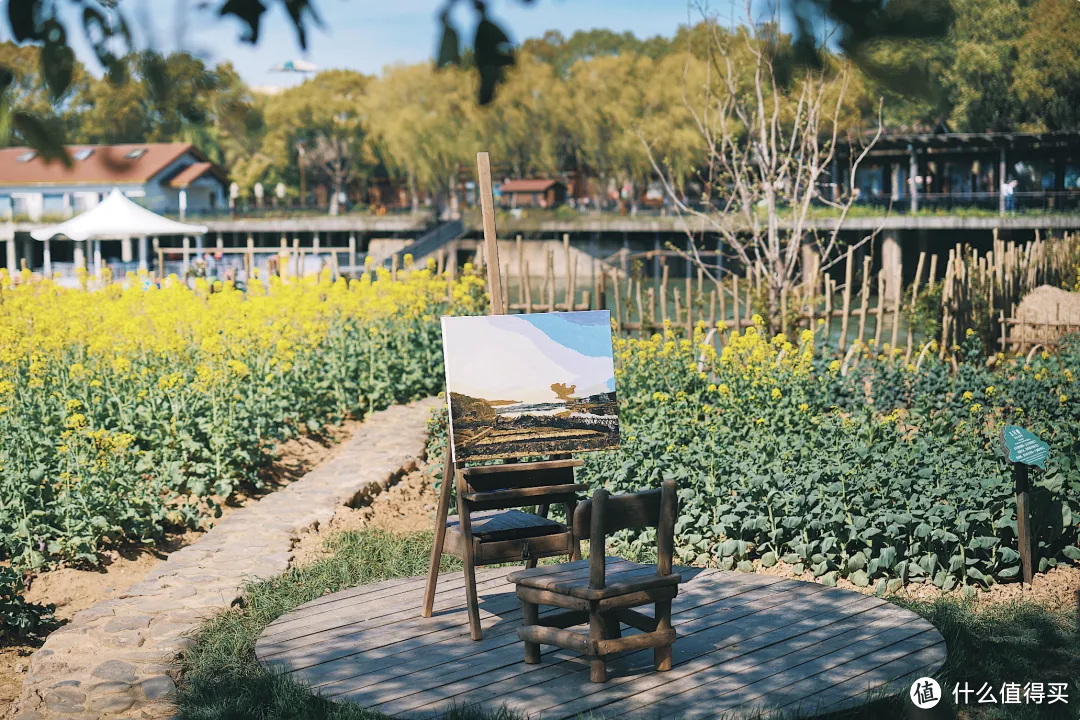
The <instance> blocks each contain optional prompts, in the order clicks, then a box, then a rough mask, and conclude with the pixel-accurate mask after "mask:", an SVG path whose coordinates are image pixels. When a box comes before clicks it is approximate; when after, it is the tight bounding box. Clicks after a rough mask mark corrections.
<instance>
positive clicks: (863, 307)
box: [859, 254, 873, 346]
mask: <svg viewBox="0 0 1080 720" xmlns="http://www.w3.org/2000/svg"><path fill="white" fill-rule="evenodd" d="M871 262H873V258H871V257H870V255H869V254H867V255H865V256H864V257H863V263H862V291H861V292H860V295H862V298H861V300H860V302H859V345H860V346H861V345H862V344H863V338H865V337H866V314H867V312H868V311H869V309H870V263H871Z"/></svg>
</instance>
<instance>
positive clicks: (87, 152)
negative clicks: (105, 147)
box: [75, 148, 94, 160]
mask: <svg viewBox="0 0 1080 720" xmlns="http://www.w3.org/2000/svg"><path fill="white" fill-rule="evenodd" d="M93 154H94V148H83V149H82V150H80V151H79V152H77V153H75V159H76V160H85V159H87V158H88V157H90V156H91V155H93Z"/></svg>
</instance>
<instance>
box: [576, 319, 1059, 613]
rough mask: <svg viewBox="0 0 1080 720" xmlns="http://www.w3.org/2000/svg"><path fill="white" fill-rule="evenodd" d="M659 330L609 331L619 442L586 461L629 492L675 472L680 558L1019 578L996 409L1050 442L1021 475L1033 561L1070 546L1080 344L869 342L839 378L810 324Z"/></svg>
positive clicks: (890, 579) (1001, 420)
mask: <svg viewBox="0 0 1080 720" xmlns="http://www.w3.org/2000/svg"><path fill="white" fill-rule="evenodd" d="M702 339H703V333H702V331H701V329H700V328H699V329H698V331H697V332H696V333H695V336H694V338H693V340H688V339H681V340H680V339H678V338H677V337H675V336H674V334H672V333H670V332H668V333H666V334H665V335H664V336H660V335H655V336H653V337H652V338H650V339H635V338H631V339H626V340H622V339H620V340H616V355H617V360H616V376H617V385H618V392H619V398H620V404H621V407H620V416H621V422H622V434H623V445H622V447H621V448H620V450H619V451H618V452H615V453H597V454H591V455H588V456H587V457H586V461H585V467H584V477H587V478H588V479H589V481H590V482H592V483H593V484H594V485H599V484H603V485H605V486H607V487H608V488H609V489H612V490H617V491H630V490H635V489H638V488H640V487H643V486H657V485H658V484H659V482H660V480H661V478H662V477H663V476H664V475H668V474H671V475H674V476H675V477H676V478H677V479H678V480H679V483H680V488H681V490H680V498H681V502H682V508H681V514H680V518H679V523H678V526H677V528H676V530H677V537H678V550H679V556H680V559H681V560H682V561H684V562H694V563H698V564H706V563H708V564H716V565H719V566H720V567H723V568H729V569H730V568H738V569H741V570H751V569H752V567H753V565H752V561H753V560H758V561H760V562H761V563H762V564H764V565H766V566H769V565H774V564H776V563H777V562H778V561H780V560H783V561H785V562H787V563H790V564H792V565H794V566H795V567H794V569H795V571H796V572H800V573H801V572H802V571H803V570H804V569H810V570H812V571H813V573H814V575H815V576H816V577H818V578H820V579H821V581H823V582H825V583H826V584H834V583H835V581H836V579H837V578H839V577H846V578H848V579H850V580H851V581H852V582H853V583H855V584H856V585H862V586H866V585H871V584H873V585H875V587H876V588H877V589H879V590H881V591H884V590H886V589H887V588H892V589H895V588H896V587H899V586H900V585H901V584H903V583H905V582H909V581H916V582H930V583H933V584H934V585H936V586H938V587H941V588H943V589H951V588H953V587H955V586H957V585H968V584H978V585H984V586H985V585H989V584H992V583H994V582H997V581H999V580H1008V579H1011V578H1014V577H1016V575H1017V572H1018V568H1019V565H1018V563H1019V556H1018V553H1017V542H1016V519H1015V511H1016V508H1015V505H1016V503H1015V496H1014V494H1013V484H1012V479H1011V471H1010V469H1009V466H1008V465H1007V463H1006V462H1005V460H1004V455H1003V451H1002V449H1001V441H1000V437H1001V430H1002V427H1003V425H1004V424H1005V423H1007V422H1008V423H1013V424H1022V425H1024V426H1026V427H1028V428H1029V429H1031V430H1033V431H1034V432H1036V433H1038V434H1039V435H1041V436H1042V437H1043V438H1044V439H1046V440H1047V441H1048V442H1049V443H1050V444H1051V448H1052V450H1051V456H1050V460H1049V461H1048V464H1047V470H1046V472H1045V473H1043V472H1038V471H1037V472H1036V473H1035V475H1034V476H1033V479H1034V480H1035V481H1036V482H1035V485H1036V487H1035V490H1034V492H1033V498H1034V504H1035V507H1036V511H1035V513H1036V527H1037V528H1038V536H1037V543H1038V548H1039V555H1040V557H1041V559H1040V570H1045V569H1046V568H1047V567H1050V566H1053V565H1055V564H1057V563H1058V562H1061V561H1063V560H1066V559H1080V549H1078V548H1077V547H1076V543H1077V525H1078V524H1080V492H1078V487H1080V483H1078V481H1080V467H1078V465H1077V463H1076V462H1075V461H1074V458H1075V457H1077V456H1078V450H1080V447H1078V442H1080V441H1078V438H1080V406H1078V405H1077V403H1076V402H1075V400H1074V399H1070V398H1069V394H1070V388H1072V385H1073V373H1072V371H1071V370H1069V369H1068V368H1070V367H1072V368H1076V367H1078V365H1080V363H1077V359H1078V355H1080V354H1078V352H1077V350H1076V345H1075V344H1073V345H1070V346H1067V347H1066V349H1065V350H1064V351H1063V353H1062V356H1061V361H1060V363H1059V362H1058V360H1057V359H1056V358H1053V357H1052V356H1049V355H1044V357H1041V358H1037V359H1035V360H1034V361H1033V362H1032V364H1031V365H1025V364H1024V363H1023V361H1022V360H1020V361H1012V362H1005V361H1003V360H1001V361H999V362H998V364H997V366H996V367H995V368H994V369H987V368H986V367H985V363H984V362H983V357H984V356H983V353H982V348H981V343H980V340H979V338H977V337H975V336H969V337H968V339H967V341H966V342H965V344H964V346H963V347H961V348H957V354H958V356H959V361H960V362H959V369H958V372H956V373H953V372H952V371H951V367H950V366H949V365H948V363H943V362H940V361H939V360H938V359H937V357H936V354H934V353H927V357H925V358H924V360H923V363H922V364H921V365H920V366H919V367H918V368H916V367H915V365H914V364H910V365H904V363H903V358H902V357H900V356H899V353H896V352H893V351H892V350H891V349H890V348H888V347H887V346H886V347H885V348H882V351H881V352H875V351H874V349H873V347H872V345H871V346H867V347H864V348H863V349H862V352H861V353H859V359H858V363H857V364H856V365H855V366H854V367H853V368H850V369H849V370H848V372H847V374H846V375H842V374H841V372H840V371H841V362H840V361H838V360H829V359H825V358H820V357H818V356H817V354H816V353H815V349H814V334H813V333H812V332H809V331H803V332H802V333H801V334H800V336H799V338H798V341H797V342H792V341H789V340H788V339H787V338H785V337H783V336H777V337H775V338H773V339H771V340H769V339H768V338H766V337H764V336H763V335H762V326H761V324H760V323H759V324H758V325H757V326H756V327H753V328H748V329H747V331H746V332H745V333H744V334H741V335H740V334H739V333H738V332H733V333H731V334H730V336H729V337H728V338H727V339H726V342H725V344H724V347H723V349H722V351H721V352H720V353H719V354H717V353H716V352H715V351H714V350H713V349H712V348H711V347H702V346H701V345H700V343H701V340H702Z"/></svg>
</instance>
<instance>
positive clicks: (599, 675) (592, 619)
mask: <svg viewBox="0 0 1080 720" xmlns="http://www.w3.org/2000/svg"><path fill="white" fill-rule="evenodd" d="M589 605H590V607H589V640H590V641H592V642H599V641H600V640H604V639H605V638H606V637H607V631H606V629H605V626H606V625H607V623H606V622H604V616H603V615H601V614H600V613H599V611H598V610H597V605H598V603H597V601H595V600H594V601H592V602H591V603H589ZM589 680H592V681H593V682H595V683H602V682H607V661H606V660H604V658H603V656H593V657H592V658H590V659H589Z"/></svg>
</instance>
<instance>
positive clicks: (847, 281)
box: [839, 247, 855, 352]
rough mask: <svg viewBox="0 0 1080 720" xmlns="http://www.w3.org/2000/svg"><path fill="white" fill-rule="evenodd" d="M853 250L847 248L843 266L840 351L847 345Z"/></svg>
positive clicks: (852, 275) (852, 277)
mask: <svg viewBox="0 0 1080 720" xmlns="http://www.w3.org/2000/svg"><path fill="white" fill-rule="evenodd" d="M853 253H854V250H853V249H852V248H850V247H849V248H848V251H847V262H846V263H845V266H846V267H845V268H844V309H843V315H841V316H840V344H839V350H840V352H844V349H845V348H846V347H847V331H848V314H849V313H850V312H851V283H853V282H854V281H855V278H854V267H853V266H854V264H855V262H854V260H855V257H854V255H853Z"/></svg>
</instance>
